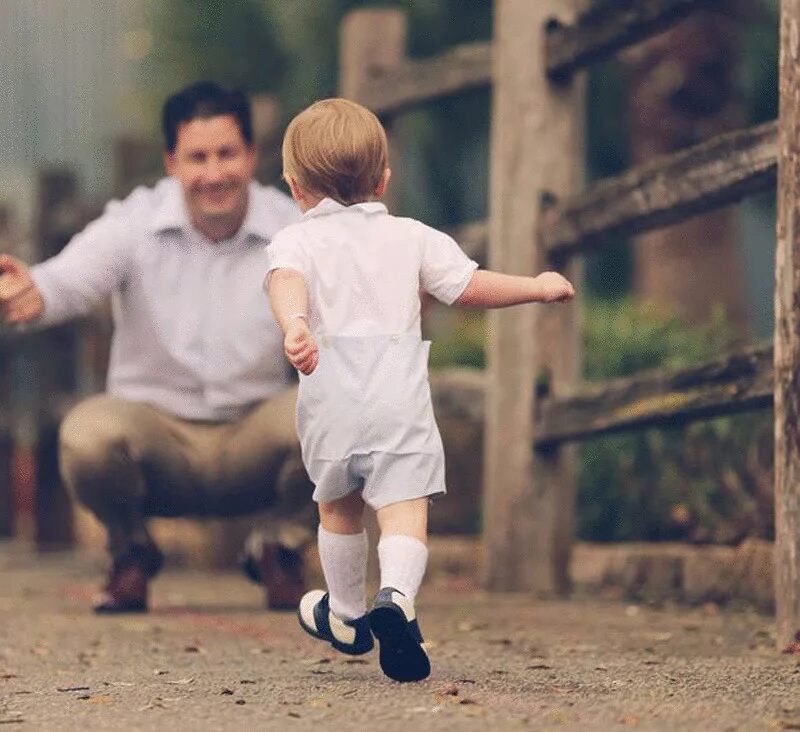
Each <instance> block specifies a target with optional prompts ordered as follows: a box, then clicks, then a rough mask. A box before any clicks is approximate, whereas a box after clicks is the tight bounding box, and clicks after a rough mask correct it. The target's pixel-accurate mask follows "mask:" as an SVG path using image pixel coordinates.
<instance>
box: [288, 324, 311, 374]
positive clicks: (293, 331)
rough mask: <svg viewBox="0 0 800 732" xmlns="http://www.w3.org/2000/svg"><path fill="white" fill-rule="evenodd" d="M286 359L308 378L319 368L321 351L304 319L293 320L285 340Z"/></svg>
mask: <svg viewBox="0 0 800 732" xmlns="http://www.w3.org/2000/svg"><path fill="white" fill-rule="evenodd" d="M283 349H284V351H286V358H288V359H289V363H291V364H292V366H294V367H295V368H296V369H297V370H298V371H299V372H300V373H301V374H305V375H306V376H308V375H309V374H310V373H312V372H313V371H314V369H315V368H317V363H319V349H318V348H317V344H316V342H315V341H314V337H313V336H312V335H311V331H310V330H309V329H308V325H306V321H305V320H303V319H302V318H292V322H291V323H289V327H288V328H287V329H286V336H285V338H284V339H283Z"/></svg>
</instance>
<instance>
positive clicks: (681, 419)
mask: <svg viewBox="0 0 800 732" xmlns="http://www.w3.org/2000/svg"><path fill="white" fill-rule="evenodd" d="M772 360H773V351H772V346H771V345H761V346H754V347H751V348H747V349H744V350H742V351H738V352H735V353H730V354H728V355H726V356H724V357H722V358H720V359H717V360H715V361H710V362H708V363H704V364H699V365H697V366H690V367H686V368H680V369H653V370H649V371H646V372H643V373H640V374H636V375H635V376H631V377H627V378H620V379H611V380H608V381H603V382H598V383H590V384H584V385H582V386H580V387H579V388H578V389H577V390H576V391H575V392H574V393H573V394H571V395H569V396H560V397H554V396H542V397H540V399H539V401H538V403H537V406H536V413H535V414H534V415H533V417H534V423H535V429H534V435H533V446H534V447H536V448H538V449H548V448H549V447H551V446H552V445H555V444H558V443H562V442H575V441H581V440H587V439H593V438H596V437H601V436H603V435H607V434H612V433H619V432H631V431H638V430H641V429H645V428H649V427H677V426H681V425H685V424H688V423H690V422H693V421H697V420H702V419H710V418H712V417H720V416H724V415H730V414H737V413H740V412H746V411H751V410H754V409H766V408H769V407H770V406H772V395H773V388H774V387H773V367H772ZM485 388H486V387H485V377H483V375H482V374H479V373H477V374H476V373H469V372H462V371H458V370H455V371H446V372H442V373H440V374H437V375H435V376H434V377H433V379H432V394H433V400H434V406H435V407H436V409H437V410H441V411H442V412H444V413H447V414H449V415H451V416H455V417H458V418H460V419H464V420H466V421H468V422H473V423H480V422H483V420H484V418H485V410H484V396H485Z"/></svg>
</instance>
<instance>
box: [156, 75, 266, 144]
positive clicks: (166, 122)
mask: <svg viewBox="0 0 800 732" xmlns="http://www.w3.org/2000/svg"><path fill="white" fill-rule="evenodd" d="M227 114H229V115H231V116H233V117H235V118H236V122H237V123H238V124H239V129H240V130H241V132H242V137H244V139H245V141H246V142H247V144H248V145H252V144H253V123H252V119H251V116H250V100H249V99H248V98H247V95H246V94H245V93H244V92H243V91H241V90H240V89H223V88H222V87H221V86H220V85H219V84H216V83H214V82H213V81H199V82H197V83H196V84H192V85H191V86H187V87H186V88H185V89H181V90H180V91H178V92H176V93H175V94H173V95H172V96H171V97H170V98H169V99H167V101H166V102H164V110H163V113H162V115H161V128H162V130H163V131H164V146H165V147H166V149H167V151H168V152H175V147H176V146H177V144H178V128H179V127H180V126H181V125H182V124H184V123H186V122H191V121H192V120H193V119H208V118H209V117H218V116H220V115H227Z"/></svg>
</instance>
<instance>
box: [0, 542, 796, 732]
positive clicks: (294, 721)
mask: <svg viewBox="0 0 800 732" xmlns="http://www.w3.org/2000/svg"><path fill="white" fill-rule="evenodd" d="M98 579H99V575H98V567H97V566H96V565H95V564H94V563H92V562H89V561H87V560H86V559H84V558H81V557H74V556H70V555H57V556H53V555H49V556H45V557H38V558H37V557H34V556H32V555H30V554H28V553H26V552H22V551H20V550H19V549H18V548H12V547H3V546H2V545H0V726H2V725H10V727H9V729H19V730H28V729H30V730H56V729H58V730H78V729H80V730H95V729H128V730H253V729H265V730H270V729H287V730H292V729H297V730H310V729H315V730H336V731H337V732H343V731H345V730H364V729H380V730H400V729H402V730H408V729H409V727H410V726H411V727H417V728H418V729H420V730H450V729H458V730H461V729H464V730H469V729H475V730H483V729H492V730H494V729H499V730H506V729H508V730H514V729H541V730H545V729H552V730H614V729H625V728H637V729H641V730H703V731H708V730H762V729H763V730H773V729H800V694H799V693H798V691H799V690H800V664H799V663H798V658H797V657H793V656H788V655H782V654H779V653H777V652H776V651H775V648H774V636H773V633H774V631H773V623H772V619H771V618H769V617H766V616H763V615H759V614H757V613H755V612H753V611H750V610H747V609H738V610H730V609H727V610H719V609H718V608H716V607H715V606H706V607H701V608H692V609H690V608H676V607H669V608H661V609H656V608H650V607H645V606H637V605H629V604H625V603H621V602H618V601H613V600H602V599H591V598H577V599H574V600H572V601H569V602H556V601H537V600H532V599H530V598H529V597H527V596H520V595H513V596H512V595H503V596H498V595H488V594H486V593H484V592H482V591H480V590H479V589H477V588H476V587H475V585H474V583H472V582H471V581H469V580H465V579H464V578H461V579H449V580H438V581H436V582H434V583H430V584H428V585H427V586H426V587H425V589H424V591H423V594H422V596H421V597H420V599H419V602H418V612H419V615H420V622H421V625H422V629H423V632H424V633H425V634H426V636H427V640H428V641H429V650H430V654H431V657H432V662H433V673H432V675H431V677H430V679H428V680H426V681H424V682H422V683H417V684H407V685H401V684H397V683H395V682H391V681H389V680H387V679H386V678H385V677H383V676H382V674H381V672H380V667H379V665H378V662H377V654H376V653H374V652H373V653H372V654H370V655H368V656H366V657H362V658H357V659H353V658H349V657H346V656H342V655H339V654H337V653H336V652H335V651H333V650H332V649H331V648H330V647H329V646H327V645H325V644H323V643H321V642H319V641H314V640H313V639H311V638H308V637H307V636H305V635H304V634H303V633H302V632H301V631H300V630H299V628H298V626H297V624H296V620H295V618H294V615H293V614H292V613H269V612H266V611H264V610H263V609H262V607H261V606H262V596H261V593H260V591H259V589H258V588H257V587H255V586H253V585H251V584H248V583H247V582H246V581H245V580H244V579H242V578H240V577H239V576H238V575H235V574H220V573H202V572H188V571H178V570H173V571H169V572H166V573H164V575H163V576H162V577H160V578H159V580H158V581H157V582H156V583H155V585H154V598H153V599H154V609H153V611H152V612H151V613H149V614H147V615H140V616H127V617H116V618H97V617H94V616H92V615H91V613H90V612H89V603H90V598H91V595H92V593H93V591H94V589H95V587H96V584H97V581H98Z"/></svg>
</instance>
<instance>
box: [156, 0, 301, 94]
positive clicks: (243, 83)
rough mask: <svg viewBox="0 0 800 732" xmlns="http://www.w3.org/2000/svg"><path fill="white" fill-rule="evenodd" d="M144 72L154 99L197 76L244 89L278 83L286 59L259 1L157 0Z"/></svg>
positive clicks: (260, 89)
mask: <svg viewBox="0 0 800 732" xmlns="http://www.w3.org/2000/svg"><path fill="white" fill-rule="evenodd" d="M151 12H152V14H153V15H152V23H153V29H154V36H155V38H154V43H153V50H152V52H151V54H150V55H149V56H148V57H147V59H146V68H145V69H144V73H145V75H146V78H147V79H148V86H149V88H150V89H151V91H152V94H153V95H157V97H158V98H157V100H154V102H155V103H156V104H158V105H160V103H161V101H163V98H164V97H165V96H166V95H167V94H169V93H171V92H173V91H174V90H175V89H176V88H178V87H181V86H183V85H185V84H190V83H192V82H194V81H197V80H199V79H213V80H215V81H218V82H220V83H223V84H226V85H229V86H236V87H242V88H244V89H246V90H247V91H249V92H267V91H269V92H274V91H276V90H278V89H280V88H281V84H282V82H283V79H284V77H285V75H286V71H287V67H288V59H287V56H286V53H285V51H284V46H283V43H282V41H281V39H280V38H278V36H277V34H276V22H275V17H274V15H273V14H272V9H271V8H270V6H269V5H268V4H267V3H265V2H264V1H263V0H200V1H199V2H198V0H160V2H157V3H154V4H153V5H152V11H151Z"/></svg>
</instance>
